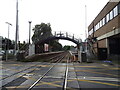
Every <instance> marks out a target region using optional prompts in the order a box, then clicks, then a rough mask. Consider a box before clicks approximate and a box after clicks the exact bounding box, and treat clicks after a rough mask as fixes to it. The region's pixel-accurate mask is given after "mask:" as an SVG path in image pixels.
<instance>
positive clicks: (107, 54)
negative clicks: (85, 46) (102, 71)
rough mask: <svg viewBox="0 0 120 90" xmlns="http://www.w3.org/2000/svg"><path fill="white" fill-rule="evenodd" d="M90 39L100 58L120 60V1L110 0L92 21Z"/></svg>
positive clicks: (89, 29) (89, 31)
mask: <svg viewBox="0 0 120 90" xmlns="http://www.w3.org/2000/svg"><path fill="white" fill-rule="evenodd" d="M88 41H89V43H91V45H92V47H93V49H92V50H94V52H95V53H96V55H97V56H98V58H99V59H100V60H105V59H110V60H118V59H119V60H120V1H119V2H108V3H107V4H106V5H105V7H104V8H103V9H102V10H101V11H100V13H99V14H98V15H97V16H96V18H95V19H94V20H93V21H92V22H91V24H90V25H89V26H88Z"/></svg>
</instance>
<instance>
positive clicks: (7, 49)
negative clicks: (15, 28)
mask: <svg viewBox="0 0 120 90" xmlns="http://www.w3.org/2000/svg"><path fill="white" fill-rule="evenodd" d="M5 23H6V24H8V40H7V41H6V45H7V48H6V61H7V59H8V52H9V29H10V26H12V24H11V23H9V22H5Z"/></svg>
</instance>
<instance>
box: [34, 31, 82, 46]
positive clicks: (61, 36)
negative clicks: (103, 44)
mask: <svg viewBox="0 0 120 90" xmlns="http://www.w3.org/2000/svg"><path fill="white" fill-rule="evenodd" d="M55 39H63V40H68V41H71V42H73V43H75V44H77V46H79V45H80V44H81V42H82V40H81V38H77V37H76V36H75V35H74V34H69V33H68V32H61V31H57V32H56V31H55V32H53V35H52V36H49V37H46V38H45V39H43V40H41V41H39V40H38V41H36V43H35V44H41V43H48V42H49V41H50V40H55Z"/></svg>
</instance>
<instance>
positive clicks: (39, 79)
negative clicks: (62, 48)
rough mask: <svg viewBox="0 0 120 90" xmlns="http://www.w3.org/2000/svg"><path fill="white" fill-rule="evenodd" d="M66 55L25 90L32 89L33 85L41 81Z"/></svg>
mask: <svg viewBox="0 0 120 90" xmlns="http://www.w3.org/2000/svg"><path fill="white" fill-rule="evenodd" d="M65 56H66V55H64V56H62V58H59V60H58V62H56V63H55V64H54V65H53V66H52V67H50V68H49V70H47V71H46V72H45V73H44V74H43V75H42V76H41V77H40V78H38V79H37V80H36V81H35V82H34V83H33V84H32V85H31V86H30V87H29V88H28V89H27V90H31V89H32V88H34V87H35V85H36V84H37V83H38V82H39V81H41V80H42V79H43V78H44V77H45V75H46V74H47V73H48V72H49V71H50V70H51V69H52V68H53V67H54V66H55V65H57V64H58V63H59V62H60V61H61V60H62V59H63V58H64V57H65Z"/></svg>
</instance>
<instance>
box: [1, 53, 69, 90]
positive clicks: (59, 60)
mask: <svg viewBox="0 0 120 90" xmlns="http://www.w3.org/2000/svg"><path fill="white" fill-rule="evenodd" d="M65 59H66V70H65V75H64V78H63V79H64V82H63V89H64V88H66V85H67V74H68V62H69V61H68V60H69V54H68V53H61V54H59V55H57V56H54V57H52V58H51V62H52V64H53V65H51V62H50V63H49V64H48V66H50V68H49V69H48V70H46V71H45V72H44V73H43V74H42V76H40V77H39V78H38V79H37V80H36V81H35V82H34V83H33V84H32V85H31V86H30V87H27V89H28V90H31V89H32V88H34V87H35V85H36V84H37V83H39V82H40V81H41V80H42V79H43V78H44V77H45V76H46V74H48V73H49V72H50V71H51V70H52V69H53V68H54V67H55V66H57V65H58V63H62V62H63V60H65ZM38 65H39V63H38V64H36V65H34V66H32V67H29V68H26V69H24V70H22V71H20V72H17V73H15V74H13V75H11V76H8V77H6V78H4V79H7V78H9V77H12V76H13V77H14V76H15V75H17V74H19V75H20V73H22V72H24V71H25V70H26V71H27V70H28V71H29V70H30V69H32V70H31V71H29V72H26V73H24V74H21V75H20V76H19V77H18V78H21V77H24V76H25V75H26V74H29V73H30V72H34V71H35V70H36V67H37V66H38ZM33 67H34V69H33ZM39 72H40V70H39ZM18 78H16V79H18ZM4 79H3V80H4ZM12 81H15V80H11V81H10V82H8V83H7V84H6V83H5V84H4V85H3V86H2V87H3V89H4V88H6V87H8V86H10V85H9V84H10V83H11V82H12ZM18 87H19V86H18ZM14 88H15V87H14ZM16 88H17V86H16ZM8 90H9V89H8Z"/></svg>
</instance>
